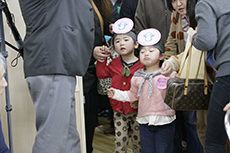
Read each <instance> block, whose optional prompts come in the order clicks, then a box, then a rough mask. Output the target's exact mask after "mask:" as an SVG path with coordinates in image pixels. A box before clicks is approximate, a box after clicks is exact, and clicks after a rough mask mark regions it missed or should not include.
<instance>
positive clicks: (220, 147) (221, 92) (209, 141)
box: [205, 75, 230, 153]
mask: <svg viewBox="0 0 230 153" xmlns="http://www.w3.org/2000/svg"><path fill="white" fill-rule="evenodd" d="M229 91H230V75H229V76H224V77H217V78H216V81H215V83H214V86H213V89H212V94H211V99H210V103H209V107H208V118H207V131H206V142H205V143H206V153H225V144H226V140H227V135H226V131H225V127H224V115H225V112H224V111H223V108H224V106H225V105H226V104H227V103H228V102H229V101H230V93H229Z"/></svg>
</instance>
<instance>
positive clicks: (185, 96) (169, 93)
mask: <svg viewBox="0 0 230 153" xmlns="http://www.w3.org/2000/svg"><path fill="white" fill-rule="evenodd" d="M193 48H194V47H192V44H191V43H190V46H189V47H188V50H187V52H186V51H185V54H186V55H185V56H184V57H185V59H184V60H182V65H181V66H180V70H179V72H178V75H177V78H171V79H169V80H168V82H167V90H166V97H165V103H166V104H167V105H168V106H170V107H171V108H172V109H174V110H207V109H208V104H209V97H210V94H211V89H212V84H211V83H210V82H208V76H207V70H206V66H205V56H206V52H203V51H201V56H200V59H197V60H196V61H195V60H194V61H191V56H192V50H193ZM185 62H187V63H186V64H187V69H186V77H185V78H181V77H180V75H181V72H182V70H183V68H184V65H185ZM194 62H196V63H194ZM197 62H198V69H197V72H196V73H195V74H196V75H195V78H192V79H191V78H189V72H190V67H191V65H193V64H197ZM201 62H204V63H203V64H204V66H202V69H203V72H204V73H202V74H204V75H203V76H204V79H197V76H198V72H199V71H201V70H200V68H201V66H200V65H201Z"/></svg>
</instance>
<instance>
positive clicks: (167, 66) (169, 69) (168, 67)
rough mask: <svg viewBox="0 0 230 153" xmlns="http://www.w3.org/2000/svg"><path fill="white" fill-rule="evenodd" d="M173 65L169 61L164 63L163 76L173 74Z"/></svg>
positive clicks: (162, 67)
mask: <svg viewBox="0 0 230 153" xmlns="http://www.w3.org/2000/svg"><path fill="white" fill-rule="evenodd" d="M172 71H173V69H172V64H171V63H170V62H168V61H164V63H163V64H162V66H161V74H163V75H165V76H168V75H170V74H171V73H172Z"/></svg>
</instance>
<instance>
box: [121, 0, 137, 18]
mask: <svg viewBox="0 0 230 153" xmlns="http://www.w3.org/2000/svg"><path fill="white" fill-rule="evenodd" d="M137 3H138V0H123V2H122V5H121V10H120V14H119V18H124V17H127V18H130V19H131V20H133V22H134V16H135V12H136V8H137Z"/></svg>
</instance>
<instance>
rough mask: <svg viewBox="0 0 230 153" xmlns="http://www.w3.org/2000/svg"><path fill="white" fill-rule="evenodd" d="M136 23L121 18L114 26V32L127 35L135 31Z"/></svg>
mask: <svg viewBox="0 0 230 153" xmlns="http://www.w3.org/2000/svg"><path fill="white" fill-rule="evenodd" d="M133 26H134V23H133V21H132V20H131V19H129V18H121V19H119V20H117V21H116V22H115V23H114V24H113V32H114V33H116V34H125V33H128V32H129V31H131V30H132V29H133Z"/></svg>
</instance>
